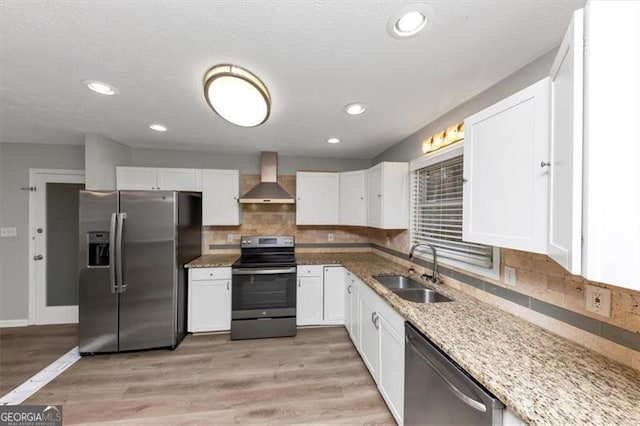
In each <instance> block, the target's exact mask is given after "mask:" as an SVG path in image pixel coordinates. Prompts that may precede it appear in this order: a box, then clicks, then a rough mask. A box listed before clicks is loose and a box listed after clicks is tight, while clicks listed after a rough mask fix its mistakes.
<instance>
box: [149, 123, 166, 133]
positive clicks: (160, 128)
mask: <svg viewBox="0 0 640 426" xmlns="http://www.w3.org/2000/svg"><path fill="white" fill-rule="evenodd" d="M149 128H150V129H151V130H155V131H156V132H166V131H167V128H166V127H165V126H163V125H162V124H158V123H154V124H149Z"/></svg>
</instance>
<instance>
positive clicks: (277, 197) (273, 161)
mask: <svg viewBox="0 0 640 426" xmlns="http://www.w3.org/2000/svg"><path fill="white" fill-rule="evenodd" d="M260 173H261V178H260V183H259V184H257V185H256V186H255V187H253V189H251V190H249V192H247V193H246V194H244V195H243V196H242V197H240V200H239V202H240V203H243V204H267V203H270V204H294V203H295V202H296V201H295V199H294V198H293V197H292V196H291V195H289V193H288V192H287V191H285V190H284V189H282V187H281V186H280V185H278V154H277V153H276V152H267V151H262V152H261V153H260Z"/></svg>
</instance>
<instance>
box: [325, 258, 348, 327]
mask: <svg viewBox="0 0 640 426" xmlns="http://www.w3.org/2000/svg"><path fill="white" fill-rule="evenodd" d="M344 284H345V282H344V268H342V267H336V266H326V267H325V268H324V297H323V299H324V306H323V313H322V319H323V324H344V307H345V306H344V304H345V302H344V287H345V286H344Z"/></svg>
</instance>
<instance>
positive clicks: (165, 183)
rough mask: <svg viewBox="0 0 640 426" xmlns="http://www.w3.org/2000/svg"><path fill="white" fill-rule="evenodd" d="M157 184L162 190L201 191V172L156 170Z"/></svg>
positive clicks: (194, 170)
mask: <svg viewBox="0 0 640 426" xmlns="http://www.w3.org/2000/svg"><path fill="white" fill-rule="evenodd" d="M156 183H157V185H156V186H157V188H156V189H160V190H172V191H200V170H197V169H156Z"/></svg>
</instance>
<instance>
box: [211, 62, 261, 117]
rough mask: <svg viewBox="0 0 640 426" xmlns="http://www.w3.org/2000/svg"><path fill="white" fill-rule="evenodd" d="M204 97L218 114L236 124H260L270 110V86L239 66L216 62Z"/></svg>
mask: <svg viewBox="0 0 640 426" xmlns="http://www.w3.org/2000/svg"><path fill="white" fill-rule="evenodd" d="M204 97H205V99H206V100H207V103H208V104H209V106H210V107H211V109H212V110H213V111H215V113H216V114H218V115H219V116H220V117H222V118H224V119H225V120H227V121H228V122H230V123H233V124H235V125H237V126H242V127H255V126H259V125H261V124H262V123H264V122H265V121H267V118H269V114H270V112H271V96H270V95H269V91H268V90H267V87H266V86H265V85H264V83H263V82H262V81H260V79H259V78H258V77H256V76H255V75H253V74H252V73H251V72H250V71H248V70H246V69H244V68H241V67H238V66H236V65H228V64H224V65H216V66H214V67H213V68H211V69H210V70H209V71H207V73H206V74H205V76H204Z"/></svg>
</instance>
